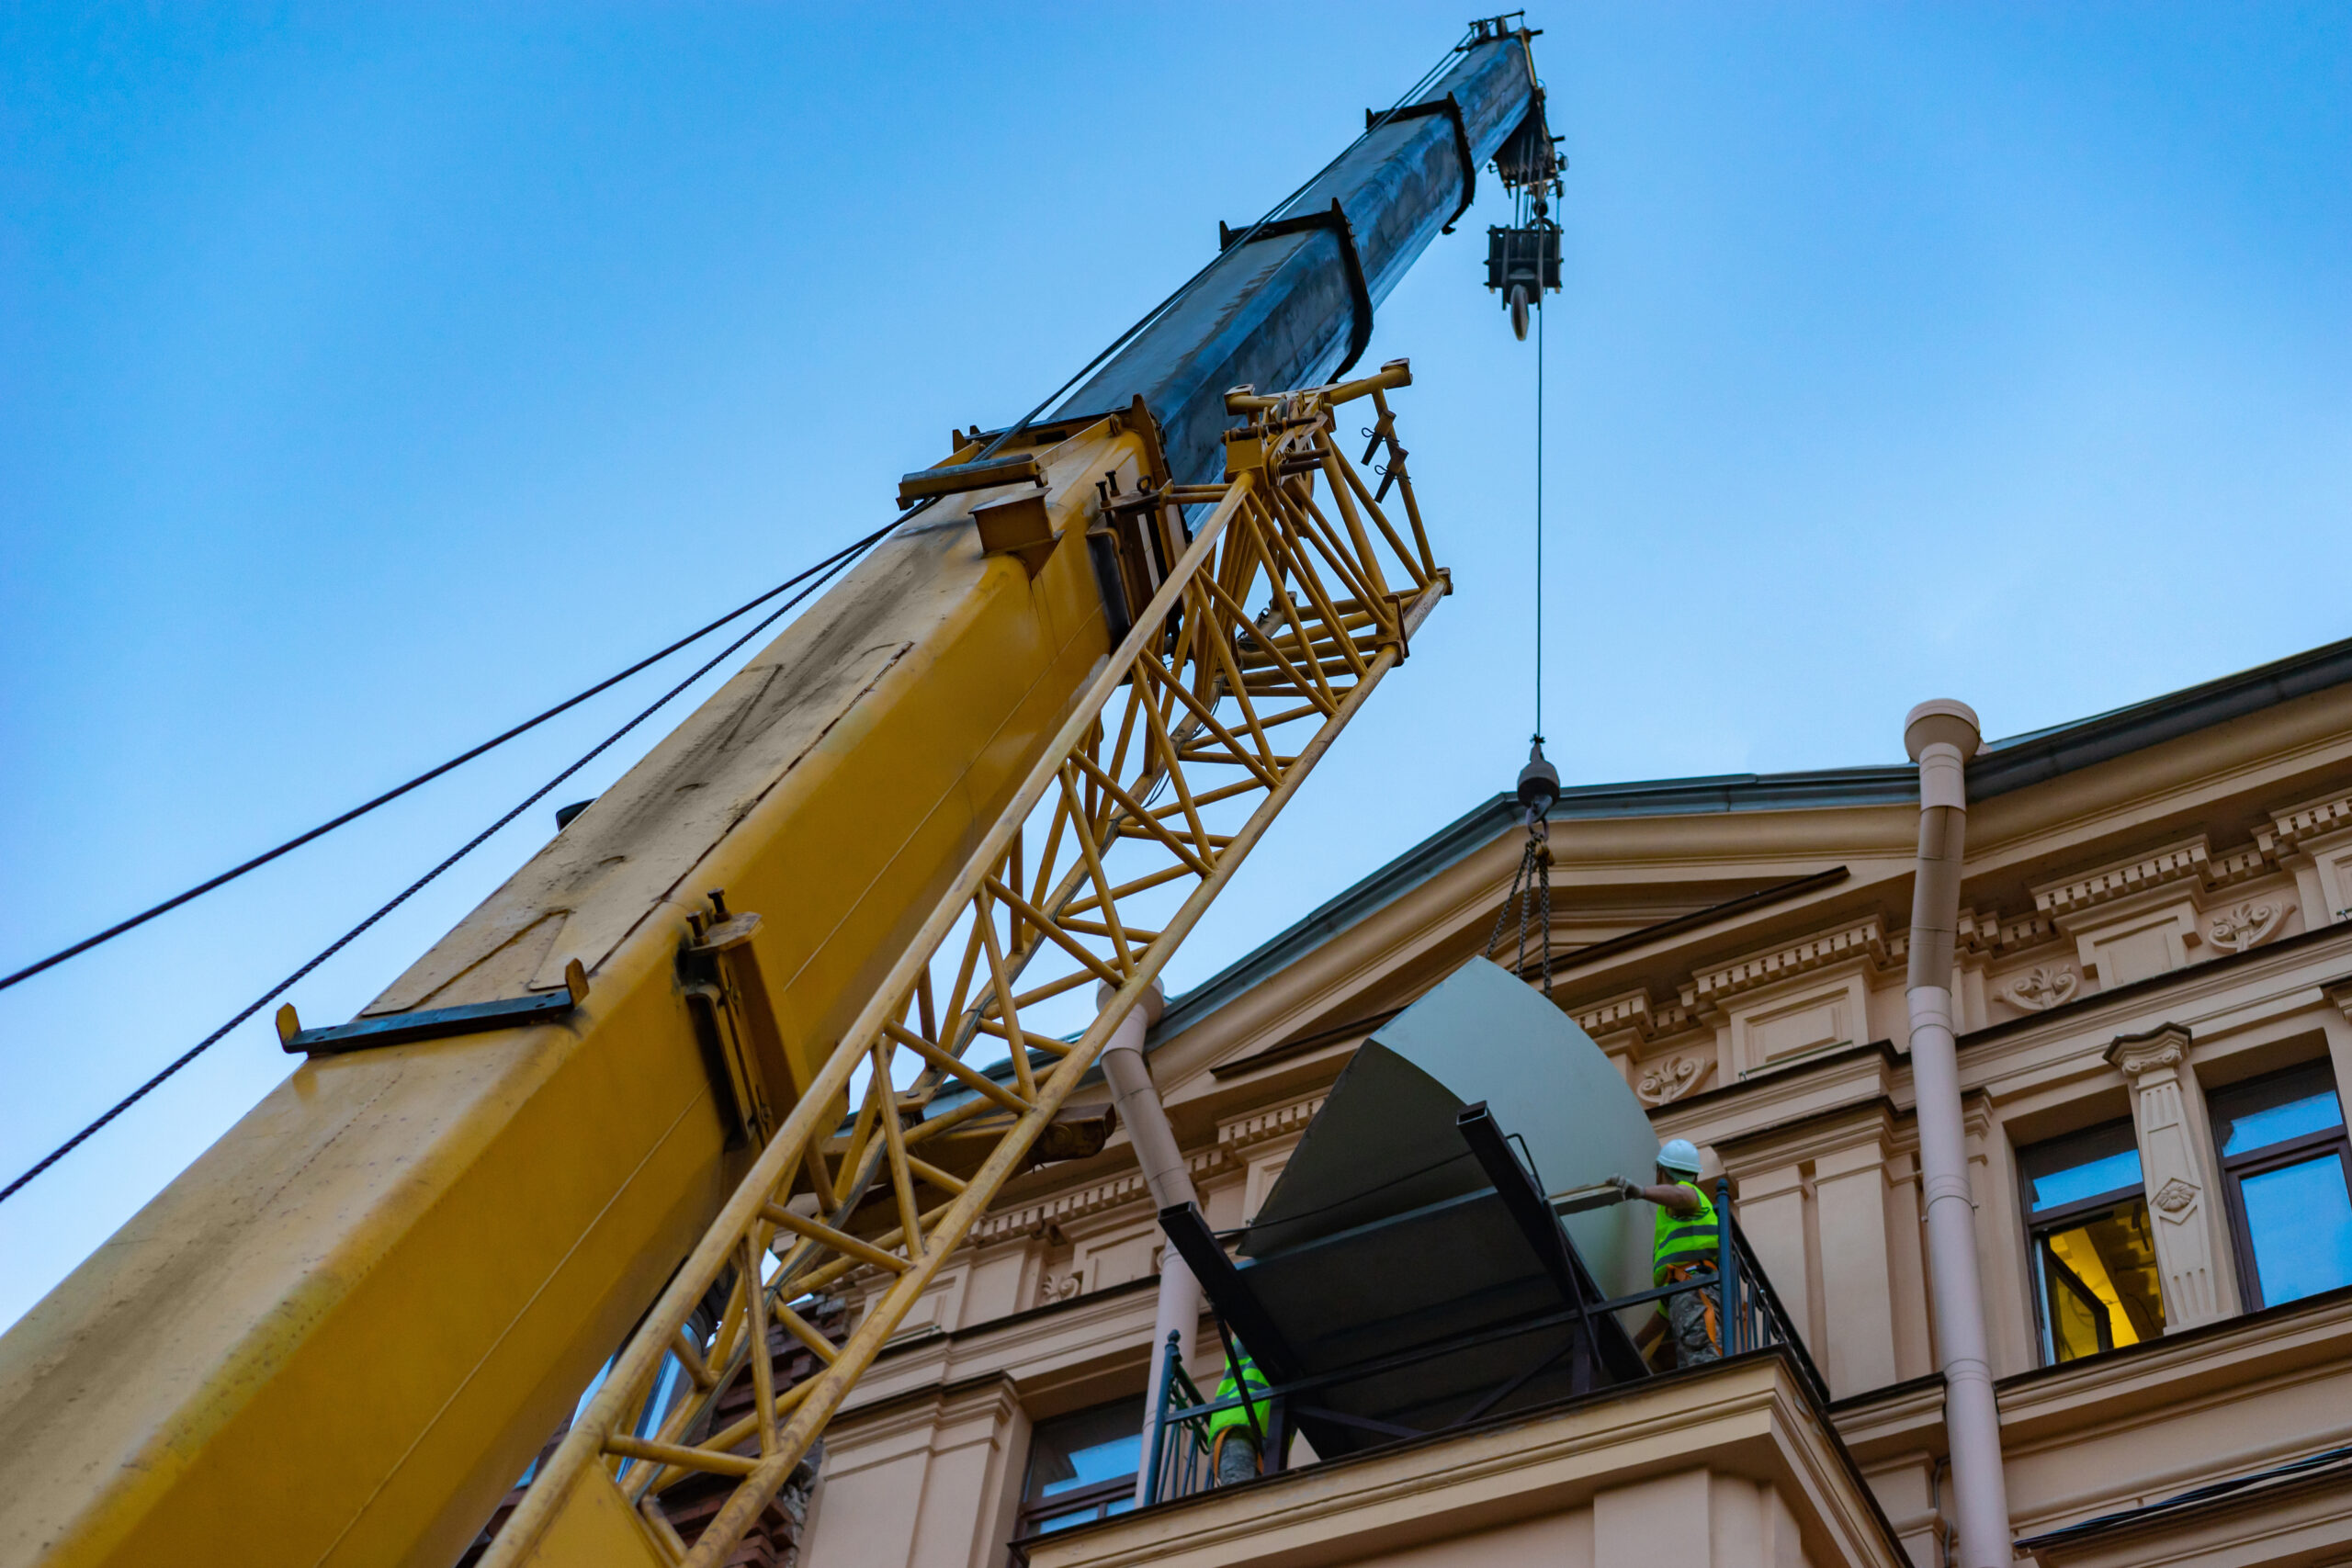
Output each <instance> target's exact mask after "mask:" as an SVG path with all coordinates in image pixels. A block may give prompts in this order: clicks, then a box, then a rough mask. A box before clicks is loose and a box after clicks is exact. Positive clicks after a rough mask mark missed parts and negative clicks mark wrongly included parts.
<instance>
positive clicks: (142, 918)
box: [0, 524, 896, 991]
mask: <svg viewBox="0 0 2352 1568" xmlns="http://www.w3.org/2000/svg"><path fill="white" fill-rule="evenodd" d="M892 526H894V527H895V526H896V525H895V524H894V525H892ZM885 531H886V532H887V530H885ZM870 542H871V541H865V542H861V543H859V544H856V545H853V546H851V547H850V548H851V549H852V550H858V549H863V548H864V547H865V543H870ZM835 559H838V557H827V558H825V559H824V560H821V561H819V562H818V563H817V564H816V565H815V566H812V567H810V568H809V570H806V571H802V572H798V573H797V574H795V575H793V576H791V577H787V578H786V579H785V580H784V581H782V582H779V583H777V584H776V585H775V587H774V588H771V589H769V590H768V591H767V592H764V593H763V594H761V595H760V596H759V597H758V598H756V599H750V600H746V601H745V602H744V603H742V604H738V605H737V606H736V607H735V608H733V609H732V610H729V611H728V612H727V614H725V615H721V616H719V617H718V619H717V620H715V621H713V622H711V623H710V624H709V625H707V626H704V627H702V628H701V629H700V630H698V631H692V632H688V633H687V634H686V635H685V636H684V637H680V638H679V639H678V640H677V641H675V642H673V643H672V644H671V645H670V646H669V647H667V648H665V649H662V650H661V651H660V652H658V653H652V654H648V655H647V656H646V657H645V658H643V659H640V660H638V661H637V662H636V663H634V664H632V665H630V666H629V667H628V669H626V670H623V671H620V672H619V673H617V674H615V675H609V676H606V677H605V679H604V680H602V681H599V682H596V683H595V684H594V685H593V686H591V687H589V688H588V689H587V690H586V691H584V692H582V693H580V694H577V695H575V696H570V697H566V698H565V699H564V700H563V701H561V702H560V703H558V704H556V705H555V706H553V707H551V708H549V709H548V710H547V711H546V712H545V713H542V714H539V715H537V716H534V717H531V718H526V719H525V720H524V721H523V722H522V723H520V724H518V725H516V726H515V727H514V728H512V729H508V730H505V731H503V733H501V734H498V735H493V736H492V737H491V738H490V739H487V740H485V741H483V742H482V743H481V745H479V746H476V747H474V748H472V749H471V750H466V751H460V752H459V753H458V755H456V756H454V757H452V758H450V759H449V760H448V761H446V762H443V763H441V764H440V765H439V766H438V767H434V768H428V769H426V770H425V771H424V773H419V774H417V775H416V776H415V777H414V778H413V779H411V780H409V781H408V782H407V783H406V784H399V785H396V786H394V787H393V788H391V789H388V790H386V791H385V792H384V793H383V794H381V795H378V796H376V797H375V798H374V799H373V800H369V801H366V802H363V803H362V804H360V805H358V806H355V807H352V808H351V809H350V810H348V811H346V812H345V813H344V814H343V815H342V816H340V817H335V818H329V819H328V820H327V821H324V822H322V823H320V824H319V825H318V826H317V827H315V828H313V829H311V830H310V831H308V832H306V833H298V834H296V835H295V836H294V837H293V838H290V839H288V840H286V841H285V842H284V843H282V844H280V845H278V846H277V848H276V849H274V850H265V851H264V852H261V853H260V854H257V855H255V856H254V857H253V859H251V860H249V861H246V862H244V863H243V864H240V865H233V866H231V867H230V868H229V869H228V870H227V871H224V872H222V873H221V874H220V875H218V876H215V877H212V878H210V879H209V880H207V881H204V882H199V883H198V884H197V885H196V886H193V887H191V888H189V889H188V890H187V892H185V893H179V894H175V895H174V896H173V897H169V898H166V899H164V901H163V902H162V903H160V904H157V905H155V906H154V907H153V908H148V909H143V910H141V911H140V912H139V913H138V914H136V915H133V916H131V917H130V919H127V920H121V921H118V922H117V923H116V924H114V925H111V926H108V927H107V929H106V930H104V931H100V932H98V933H97V934H96V936H90V937H85V938H83V939H82V940H81V941H80V942H75V943H74V945H73V946H71V947H65V948H60V949H59V950H58V951H57V952H55V953H51V954H50V955H49V956H48V957H47V958H44V959H42V960H40V962H39V963H38V964H26V965H25V966H24V967H23V968H22V969H19V970H17V972H16V973H15V974H13V975H9V976H5V977H0V991H5V990H6V989H7V988H8V987H11V986H13V985H15V984H17V982H18V981H19V980H29V979H31V978H32V977H33V976H36V975H38V974H40V972H41V971H42V970H44V969H49V968H52V967H54V966H55V965H57V964H62V963H64V962H65V961H66V960H67V959H69V958H72V957H74V956H76V955H77V954H80V953H87V952H89V951H90V949H92V948H94V947H96V946H98V945H99V944H100V943H102V942H111V941H113V940H114V939H115V938H116V937H119V936H121V935H122V934H123V933H124V932H126V931H135V930H137V929H138V928H139V927H141V926H143V925H145V924H146V923H147V922H148V921H149V920H152V919H154V918H155V917H156V916H158V915H165V914H169V913H170V912H171V911H172V910H174V909H176V908H179V907H180V906H181V905H183V904H185V903H187V902H188V901H189V900H190V899H192V898H198V897H203V896H204V895H205V894H207V893H209V892H211V891H212V890H213V889H214V888H216V887H220V886H226V885H227V884H229V883H232V882H234V881H235V880H236V879H237V878H239V877H241V876H243V875H244V874H246V873H247V872H249V871H258V870H260V869H261V868H262V867H263V866H266V865H267V864H268V863H270V862H272V861H274V860H276V859H277V858H278V857H279V856H280V855H283V854H288V853H290V852H293V851H295V850H299V849H300V848H301V847H302V846H303V845H304V844H307V843H309V842H311V840H314V839H319V838H323V837H324V836H325V835H327V834H329V833H332V832H334V830H335V829H337V828H340V827H342V826H344V825H345V823H348V822H354V821H356V820H358V819H359V818H362V817H365V816H367V815H368V813H369V812H370V811H373V810H375V809H376V808H377V807H379V806H389V805H390V804H391V803H392V802H393V801H395V800H398V799H399V798H400V797H401V796H402V795H406V794H408V793H409V792H410V791H411V790H413V789H416V788H419V787H421V786H422V785H424V784H431V783H432V782H433V781H434V780H435V779H437V778H439V777H440V776H441V775H442V774H444V773H448V772H450V771H451V770H452V769H455V768H458V767H462V766H463V765H464V764H466V763H468V762H470V761H473V760H474V759H475V758H476V757H479V756H481V755H482V753H484V752H486V751H491V750H496V749H497V748H499V747H501V746H503V745H505V744H506V742H508V741H509V740H512V739H515V737H516V736H518V735H523V734H526V733H527V732H528V731H530V730H533V729H537V728H538V727H539V726H540V725H543V724H545V723H546V722H547V721H548V720H549V719H551V718H554V717H556V716H559V715H561V714H564V713H568V712H570V711H571V709H573V708H576V707H578V706H579V705H581V704H582V703H584V702H586V701H587V700H588V699H589V698H591V697H594V696H596V695H599V694H602V693H604V692H607V691H609V690H611V689H612V688H613V687H615V686H617V685H619V684H620V683H621V682H623V681H626V680H628V678H629V677H630V676H632V675H635V674H637V673H639V671H643V670H646V669H649V668H650V667H651V666H653V665H656V664H659V663H660V662H662V660H665V659H667V658H669V657H670V656H671V655H672V654H673V653H675V652H677V651H678V650H679V649H683V648H687V647H690V646H691V645H693V644H695V643H697V642H700V641H701V640H702V639H703V638H704V637H708V636H709V635H710V634H711V633H713V632H715V631H717V630H718V628H719V627H721V626H725V625H726V624H727V623H728V622H729V621H732V620H736V619H738V618H740V617H741V616H743V615H748V614H750V613H751V612H752V611H753V610H756V609H758V608H759V607H760V606H761V605H762V604H766V603H767V602H768V601H769V600H771V599H773V598H775V596H776V595H777V594H779V593H781V592H784V591H785V590H786V589H787V588H790V587H792V586H793V585H794V584H796V583H798V582H801V581H805V580H807V579H808V578H809V576H811V575H812V574H814V573H816V572H820V571H822V570H825V569H826V568H827V567H828V566H830V565H831V563H832V561H834V560H835Z"/></svg>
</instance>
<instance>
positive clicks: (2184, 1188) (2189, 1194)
mask: <svg viewBox="0 0 2352 1568" xmlns="http://www.w3.org/2000/svg"><path fill="white" fill-rule="evenodd" d="M2148 1201H2149V1203H2150V1204H2152V1205H2153V1206H2154V1208H2155V1210H2156V1212H2157V1213H2161V1214H2163V1215H2164V1216H2165V1218H2166V1219H2169V1220H2184V1219H2186V1218H2188V1215H2187V1213H2185V1212H2184V1211H2186V1210H2187V1209H2188V1208H2189V1206H2190V1205H2192V1204H2194V1203H2195V1202H2196V1201H2197V1189H2196V1188H2194V1187H2192V1186H2190V1185H2189V1184H2188V1182H2186V1181H2183V1180H2182V1179H2180V1178H2179V1177H2177V1176H2176V1177H2174V1178H2173V1179H2171V1180H2170V1181H2167V1182H2165V1184H2164V1185H2163V1186H2162V1187H2159V1188H2157V1189H2156V1193H2155V1196H2154V1197H2153V1198H2151V1199H2149V1200H2148Z"/></svg>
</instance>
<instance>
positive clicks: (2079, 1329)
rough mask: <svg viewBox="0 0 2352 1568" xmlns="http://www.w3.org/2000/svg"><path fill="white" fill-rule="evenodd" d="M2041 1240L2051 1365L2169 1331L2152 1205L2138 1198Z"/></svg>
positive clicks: (2048, 1231) (2064, 1227) (2040, 1251)
mask: <svg viewBox="0 0 2352 1568" xmlns="http://www.w3.org/2000/svg"><path fill="white" fill-rule="evenodd" d="M2036 1240H2037V1242H2038V1243H2039V1247H2038V1252H2039V1262H2040V1264H2041V1273H2042V1286H2043V1288H2042V1311H2043V1314H2044V1326H2045V1328H2046V1329H2047V1330H2048V1333H2049V1338H2050V1350H2051V1359H2052V1360H2056V1361H2071V1360H2073V1359H2075V1357H2077V1356H2087V1355H2089V1354H2090V1353H2091V1352H2093V1351H2095V1350H2105V1349H2111V1348H2115V1347H2118V1346H2122V1345H2137V1344H2138V1343H2140V1341H2142V1340H2143V1339H2152V1338H2154V1337H2156V1336H2157V1335H2159V1334H2162V1333H2163V1332H2164V1327H2165V1305H2164V1291H2163V1287H2162V1286H2161V1285H2160V1284H2159V1283H2158V1282H2157V1279H2156V1248H2155V1240H2154V1236H2153V1235H2151V1234H2150V1231H2149V1228H2148V1206H2147V1204H2146V1203H2144V1202H2143V1201H2141V1200H2139V1199H2137V1198H2133V1199H2131V1200H2129V1201H2125V1202H2121V1203H2118V1204H2117V1205H2115V1207H2114V1208H2112V1209H2110V1210H2109V1211H2107V1212H2106V1213H2102V1214H2098V1215H2095V1216H2092V1217H2090V1218H2088V1219H2086V1220H2083V1221H2081V1222H2079V1223H2078V1224H2072V1225H2065V1226H2062V1227H2056V1228H2053V1229H2051V1230H2047V1231H2044V1232H2041V1234H2040V1235H2038V1236H2037V1237H2036Z"/></svg>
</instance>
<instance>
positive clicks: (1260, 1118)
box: [1216, 1094, 1323, 1157]
mask: <svg viewBox="0 0 2352 1568" xmlns="http://www.w3.org/2000/svg"><path fill="white" fill-rule="evenodd" d="M1322 1109H1323V1096H1321V1095H1319V1094H1318V1095H1317V1096H1316V1097H1315V1098H1314V1099H1312V1100H1300V1101H1299V1102H1298V1103H1296V1104H1295V1105H1285V1106H1283V1107H1281V1108H1279V1109H1277V1110H1273V1111H1261V1112H1259V1113H1258V1114H1257V1115H1255V1116H1245V1117H1243V1118H1242V1119H1241V1120H1240V1121H1238V1122H1227V1123H1226V1124H1225V1125H1224V1126H1222V1127H1219V1128H1218V1129H1217V1130H1216V1142H1217V1147H1218V1149H1219V1150H1220V1151H1221V1152H1222V1153H1223V1154H1224V1155H1226V1156H1228V1157H1229V1156H1233V1155H1237V1154H1239V1153H1240V1152H1241V1151H1242V1150H1244V1149H1249V1148H1254V1147H1255V1146H1257V1145H1260V1144H1263V1143H1268V1142H1271V1141H1272V1140H1273V1139H1275V1138H1280V1137H1284V1136H1287V1135H1288V1134H1292V1133H1302V1132H1305V1131H1306V1124H1307V1123H1308V1122H1312V1121H1314V1120H1315V1113H1316V1112H1317V1111H1320V1110H1322Z"/></svg>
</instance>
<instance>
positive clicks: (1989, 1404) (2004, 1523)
mask: <svg viewBox="0 0 2352 1568" xmlns="http://www.w3.org/2000/svg"><path fill="white" fill-rule="evenodd" d="M1982 738H1983V732H1982V731H1981V730H1980V729H1979V728H1978V727H1977V722H1976V715H1975V713H1974V712H1973V710H1972V709H1970V708H1969V706H1968V705H1966V704H1965V703H1956V702H1951V701H1949V700H1944V701H1937V702H1928V703H1921V704H1920V705H1918V706H1917V707H1916V708H1913V709H1912V710H1911V712H1910V715H1909V716H1908V717H1906V718H1905V720H1904V721H1903V747H1904V750H1906V751H1908V752H1909V753H1910V754H1911V759H1912V761H1916V762H1917V763H1918V764H1919V862H1918V876H1917V882H1916V883H1915V885H1914V887H1913V890H1912V896H1911V972H1910V984H1909V987H1908V988H1907V989H1906V990H1905V993H1904V999H1905V1002H1906V1003H1907V1004H1908V1005H1909V1008H1910V1013H1911V1081H1912V1086H1913V1090H1914V1092H1915V1093H1916V1094H1917V1099H1918V1116H1919V1182H1920V1188H1921V1190H1922V1192H1923V1193H1924V1195H1925V1197H1926V1200H1927V1205H1928V1260H1929V1262H1930V1264H1931V1266H1932V1268H1933V1270H1934V1274H1935V1309H1936V1348H1937V1350H1938V1352H1939V1358H1940V1359H1941V1361H1942V1367H1943V1374H1944V1434H1945V1438H1946V1439H1947V1441H1949V1443H1950V1444H1951V1485H1952V1504H1953V1512H1954V1514H1955V1515H1956V1516H1957V1517H1956V1520H1955V1522H1956V1523H1957V1525H1958V1526H1959V1531H1960V1555H1959V1562H1958V1563H1957V1565H1956V1568H2007V1564H2008V1563H2009V1562H2010V1561H2011V1559H2012V1557H2013V1556H2014V1553H2013V1551H2011V1549H2010V1544H2009V1543H2010V1539H2011V1538H2010V1535H2009V1496H2008V1485H2007V1480H2006V1478H2005V1477H2004V1475H2003V1473H2002V1470H2001V1411H2000V1406H1999V1405H1998V1404H1996V1402H1995V1400H1994V1397H1993V1366H1992V1359H1991V1357H1990V1355H1989V1354H1988V1353H1987V1351H1986V1349H1985V1296H1984V1292H1983V1290H1982V1288H1981V1287H1980V1285H1979V1283H1978V1280H1977V1272H1976V1206H1975V1203H1974V1201H1973V1200H1972V1199H1971V1198H1970V1196H1969V1187H1968V1145H1967V1139H1966V1134H1964V1133H1963V1132H1962V1128H1961V1119H1960V1058H1959V1055H1958V1053H1957V1051H1956V1050H1955V1047H1954V1043H1953V1039H1952V1005H1951V979H1952V962H1953V947H1954V944H1955V942H1956V940H1957V935H1958V929H1959V925H1960V878H1961V864H1962V850H1963V847H1964V845H1965V841H1966V839H1967V831H1968V787H1967V778H1966V774H1965V773H1964V771H1963V770H1964V768H1965V766H1966V764H1967V761H1968V759H1969V758H1970V757H1972V756H1973V755H1975V752H1976V747H1977V743H1978V741H1979V740H1980V739H1982Z"/></svg>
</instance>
